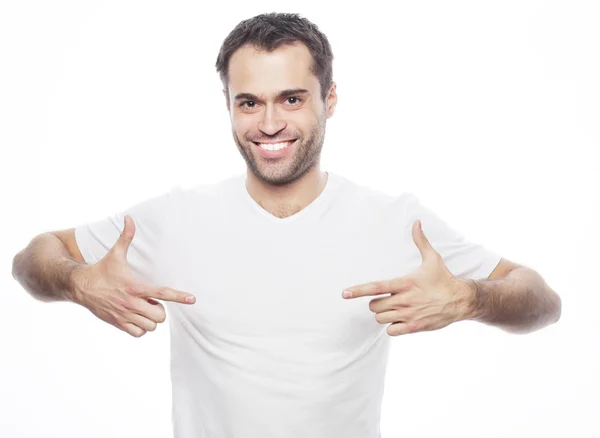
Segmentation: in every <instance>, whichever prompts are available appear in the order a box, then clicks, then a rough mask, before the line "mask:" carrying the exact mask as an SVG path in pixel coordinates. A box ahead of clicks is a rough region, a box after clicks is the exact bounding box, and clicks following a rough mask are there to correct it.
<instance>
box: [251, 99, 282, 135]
mask: <svg viewBox="0 0 600 438" xmlns="http://www.w3.org/2000/svg"><path fill="white" fill-rule="evenodd" d="M286 127H287V122H286V121H285V120H283V119H282V118H281V116H280V114H279V113H278V111H277V108H276V107H275V105H266V107H265V111H264V113H263V117H262V119H261V121H260V122H259V124H258V129H260V130H261V131H262V132H264V133H265V134H266V135H275V134H277V133H278V132H279V131H281V130H283V129H285V128H286Z"/></svg>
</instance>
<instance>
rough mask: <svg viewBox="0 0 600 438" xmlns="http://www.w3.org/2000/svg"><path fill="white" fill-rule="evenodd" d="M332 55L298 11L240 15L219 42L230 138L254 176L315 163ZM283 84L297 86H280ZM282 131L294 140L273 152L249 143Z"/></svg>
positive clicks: (330, 101)
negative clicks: (274, 154) (244, 17)
mask: <svg viewBox="0 0 600 438" xmlns="http://www.w3.org/2000/svg"><path fill="white" fill-rule="evenodd" d="M332 61H333V54H332V51H331V47H330V45H329V42H328V40H327V37H326V36H325V35H324V34H323V33H321V32H320V31H319V30H318V28H317V26H316V25H314V24H312V23H311V22H310V21H308V20H307V19H305V18H301V17H300V16H299V15H298V14H286V13H270V14H262V15H258V16H256V17H253V18H250V19H248V20H244V21H242V22H240V23H239V24H238V25H237V26H236V27H235V28H234V29H233V31H231V33H230V34H229V35H228V36H227V38H226V39H225V41H224V42H223V45H222V47H221V50H220V52H219V55H218V57H217V63H216V68H217V71H218V72H219V75H220V77H221V81H222V82H223V87H224V89H223V93H224V94H225V99H226V103H227V109H228V111H229V114H230V117H231V127H232V133H233V138H234V140H235V142H236V144H237V147H238V149H239V151H240V154H241V155H242V157H243V158H244V160H245V161H246V164H247V166H248V168H249V169H250V170H251V171H252V173H253V174H254V175H255V176H256V177H257V178H259V179H261V180H263V181H264V182H267V183H268V184H273V185H283V184H287V183H290V182H292V181H294V180H297V179H298V178H300V177H301V176H302V175H304V174H305V173H306V172H308V171H309V170H311V169H313V168H315V167H316V166H317V165H318V163H319V159H320V154H321V149H322V146H323V141H324V138H325V124H326V120H327V119H328V118H329V117H331V116H332V115H333V112H334V110H335V105H336V103H337V96H336V92H335V87H336V85H335V83H334V82H333V81H332V75H333V73H332ZM287 90H297V91H294V92H291V93H289V94H283V95H281V94H280V93H281V92H284V91H287ZM298 90H306V91H304V92H301V91H298ZM288 139H298V140H297V141H296V142H295V143H294V144H292V145H291V146H288V147H287V148H286V149H285V150H284V151H282V153H283V155H282V156H281V157H280V158H267V157H265V156H264V155H263V154H262V153H261V152H262V151H261V150H260V149H259V148H260V146H258V145H256V144H255V142H258V143H260V142H271V143H273V142H277V141H279V140H288Z"/></svg>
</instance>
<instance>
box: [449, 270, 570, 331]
mask: <svg viewBox="0 0 600 438" xmlns="http://www.w3.org/2000/svg"><path fill="white" fill-rule="evenodd" d="M461 280H464V284H465V288H464V294H465V297H466V298H465V302H466V303H467V305H466V306H465V307H466V310H465V313H464V314H463V315H462V318H460V319H462V320H473V321H479V322H482V323H485V324H490V325H494V326H497V327H499V328H501V329H503V330H505V331H507V332H510V333H517V334H525V333H530V332H533V331H536V330H539V329H541V328H543V327H546V326H548V325H550V324H553V323H555V322H557V321H558V320H559V319H560V314H561V307H562V305H561V299H560V297H559V295H558V294H557V293H556V292H554V291H553V290H552V289H551V288H550V287H549V286H548V285H547V284H546V282H545V281H544V279H543V278H542V277H541V275H540V274H538V273H537V272H536V271H534V270H533V269H530V268H527V267H525V266H520V265H519V267H516V268H514V269H512V270H510V271H509V272H508V273H507V274H506V275H504V276H503V277H501V278H492V276H490V277H489V278H488V279H485V280H471V279H461Z"/></svg>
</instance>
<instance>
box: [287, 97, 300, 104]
mask: <svg viewBox="0 0 600 438" xmlns="http://www.w3.org/2000/svg"><path fill="white" fill-rule="evenodd" d="M289 99H296V100H297V101H298V103H300V102H302V99H300V98H299V97H296V96H291V97H288V100H289ZM292 105H293V104H292Z"/></svg>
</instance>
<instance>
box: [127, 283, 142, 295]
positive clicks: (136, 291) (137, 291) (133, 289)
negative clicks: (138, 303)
mask: <svg viewBox="0 0 600 438" xmlns="http://www.w3.org/2000/svg"><path fill="white" fill-rule="evenodd" d="M125 292H126V293H127V294H128V295H131V296H134V297H139V296H140V295H142V290H141V288H140V287H139V286H137V285H135V284H128V285H126V286H125Z"/></svg>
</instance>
